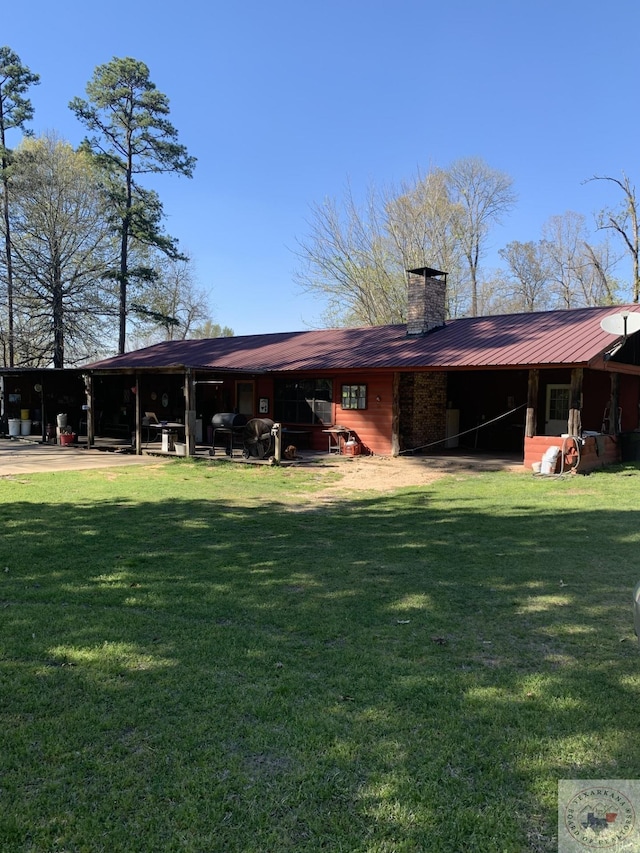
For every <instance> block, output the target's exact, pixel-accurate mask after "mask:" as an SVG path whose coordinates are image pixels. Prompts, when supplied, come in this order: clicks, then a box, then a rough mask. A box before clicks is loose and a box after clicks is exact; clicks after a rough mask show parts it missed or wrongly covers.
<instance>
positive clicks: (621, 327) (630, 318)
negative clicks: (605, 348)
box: [600, 311, 640, 338]
mask: <svg viewBox="0 0 640 853" xmlns="http://www.w3.org/2000/svg"><path fill="white" fill-rule="evenodd" d="M600 328H601V329H602V331H603V332H608V333H609V334H610V335H617V336H618V337H625V338H626V337H627V335H632V334H633V333H634V332H638V331H640V314H634V313H632V312H627V311H625V312H623V313H621V314H609V316H608V317H603V318H602V320H600Z"/></svg>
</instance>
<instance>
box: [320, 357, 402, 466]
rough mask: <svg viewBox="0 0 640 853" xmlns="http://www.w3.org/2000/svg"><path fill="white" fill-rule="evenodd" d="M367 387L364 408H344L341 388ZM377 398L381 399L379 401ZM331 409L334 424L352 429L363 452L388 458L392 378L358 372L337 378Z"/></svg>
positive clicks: (385, 375) (389, 451) (390, 376)
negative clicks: (343, 386)
mask: <svg viewBox="0 0 640 853" xmlns="http://www.w3.org/2000/svg"><path fill="white" fill-rule="evenodd" d="M343 383H344V384H349V385H355V384H364V385H366V386H367V408H366V409H343V408H342V406H341V394H342V385H343ZM378 397H379V398H380V399H379V400H378ZM334 400H335V401H336V402H335V404H334V407H333V410H334V420H335V423H337V424H340V425H341V426H346V427H348V428H349V429H350V430H353V431H354V432H355V433H356V435H357V438H358V439H359V441H360V443H361V444H362V450H363V452H364V453H367V452H368V453H375V454H378V455H380V456H388V455H389V454H390V453H391V420H392V413H393V376H392V375H391V374H384V373H383V374H381V373H377V374H376V373H358V374H354V375H349V376H342V377H338V378H337V379H336V380H335V382H334Z"/></svg>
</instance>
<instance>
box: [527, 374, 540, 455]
mask: <svg viewBox="0 0 640 853" xmlns="http://www.w3.org/2000/svg"><path fill="white" fill-rule="evenodd" d="M539 379H540V371H539V370H538V369H537V368H535V367H534V368H533V369H532V370H530V371H529V381H528V385H527V417H526V421H525V428H524V434H525V436H526V437H527V438H533V436H534V435H535V434H536V429H537V428H538V422H537V417H536V413H537V410H538V383H539Z"/></svg>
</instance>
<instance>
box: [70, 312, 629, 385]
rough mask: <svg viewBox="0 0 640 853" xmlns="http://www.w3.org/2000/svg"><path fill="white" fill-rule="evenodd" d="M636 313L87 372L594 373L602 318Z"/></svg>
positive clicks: (466, 322) (339, 335) (357, 336)
mask: <svg viewBox="0 0 640 853" xmlns="http://www.w3.org/2000/svg"><path fill="white" fill-rule="evenodd" d="M622 310H625V311H629V312H640V306H638V305H624V306H615V307H612V306H608V307H605V308H578V309H573V310H567V311H542V312H535V313H530V314H502V315H496V316H490V317H468V318H462V319H456V320H450V321H448V322H447V323H446V324H445V325H444V326H442V327H440V328H438V329H434V330H433V331H431V332H429V333H428V334H426V335H423V336H415V337H413V336H408V335H407V333H406V326H405V325H389V326H374V327H362V328H352V329H319V330H313V331H302V332H278V333H274V334H265V335H243V336H238V337H230V338H208V339H201V340H187V341H165V342H163V343H159V344H154V345H153V346H149V347H145V348H144V349H140V350H135V351H133V352H129V353H125V354H124V355H119V356H114V357H113V358H108V359H104V360H102V361H98V362H94V363H92V364H88V365H85V368H84V369H89V370H96V371H120V370H122V371H125V370H153V369H155V370H162V369H165V370H167V369H180V368H193V369H206V370H220V371H239V372H251V373H261V372H264V373H267V372H284V371H296V372H300V371H311V370H354V369H356V370H358V369H360V370H365V369H393V370H401V369H404V370H407V369H413V370H418V369H431V370H452V369H458V370H461V369H465V368H470V369H474V368H476V369H479V368H492V367H502V368H515V367H549V366H554V365H582V366H588V365H590V364H592V365H595V364H596V363H597V362H600V363H602V358H603V356H604V355H605V354H606V353H607V352H608V351H610V350H611V349H612V348H613V347H614V346H615V344H616V343H617V342H618V341H619V340H620V338H617V337H615V336H614V335H611V334H609V333H607V332H604V331H603V330H602V328H601V327H600V321H601V320H602V318H603V317H606V316H609V315H612V314H617V313H620V311H622Z"/></svg>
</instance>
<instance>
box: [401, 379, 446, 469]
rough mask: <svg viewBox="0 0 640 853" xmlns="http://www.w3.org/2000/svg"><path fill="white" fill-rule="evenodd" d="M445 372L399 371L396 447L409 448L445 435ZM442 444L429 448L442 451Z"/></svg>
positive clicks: (421, 445)
mask: <svg viewBox="0 0 640 853" xmlns="http://www.w3.org/2000/svg"><path fill="white" fill-rule="evenodd" d="M446 418H447V374H446V373H403V374H402V376H401V377H400V449H401V450H411V449H414V448H418V447H423V446H424V445H426V444H431V443H432V442H436V441H440V440H442V439H444V437H445V435H446V424H447V421H446ZM443 447H444V444H438V445H435V446H434V447H432V448H430V450H432V451H433V452H437V451H439V450H442V448H443Z"/></svg>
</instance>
